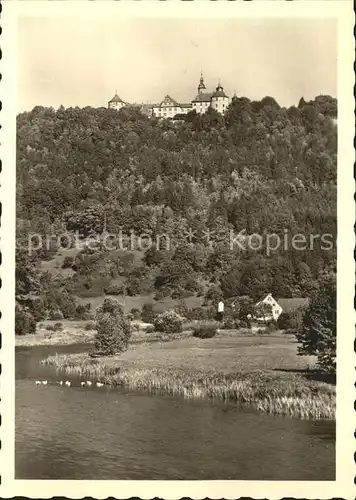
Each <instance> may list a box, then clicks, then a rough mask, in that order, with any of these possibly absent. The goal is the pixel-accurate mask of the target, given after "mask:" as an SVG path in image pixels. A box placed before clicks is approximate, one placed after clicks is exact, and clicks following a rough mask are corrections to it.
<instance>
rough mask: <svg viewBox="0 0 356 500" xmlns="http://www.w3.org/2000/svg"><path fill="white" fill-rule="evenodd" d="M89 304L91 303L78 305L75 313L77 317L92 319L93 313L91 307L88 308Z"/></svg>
mask: <svg viewBox="0 0 356 500" xmlns="http://www.w3.org/2000/svg"><path fill="white" fill-rule="evenodd" d="M88 305H89V304H85V305H84V304H79V305H77V307H76V308H75V314H74V316H75V319H82V320H87V319H90V316H91V314H90V313H89V309H90V307H89V308H88Z"/></svg>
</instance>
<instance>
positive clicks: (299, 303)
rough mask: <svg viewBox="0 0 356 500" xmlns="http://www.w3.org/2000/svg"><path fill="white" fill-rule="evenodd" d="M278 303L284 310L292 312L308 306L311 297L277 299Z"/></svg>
mask: <svg viewBox="0 0 356 500" xmlns="http://www.w3.org/2000/svg"><path fill="white" fill-rule="evenodd" d="M276 300H277V302H278V304H279V305H280V306H281V308H282V309H283V312H285V313H290V312H293V311H295V310H297V309H304V308H306V307H308V304H309V299H307V298H305V297H296V298H293V299H283V298H281V299H276Z"/></svg>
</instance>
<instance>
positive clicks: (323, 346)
mask: <svg viewBox="0 0 356 500" xmlns="http://www.w3.org/2000/svg"><path fill="white" fill-rule="evenodd" d="M297 339H298V341H299V342H300V344H301V345H300V346H299V349H298V351H299V354H300V355H308V354H309V355H310V354H314V355H316V356H317V357H318V365H319V367H320V368H321V369H322V370H325V371H328V372H331V373H333V372H335V370H336V273H334V272H332V271H328V272H325V273H324V274H323V275H322V276H321V278H320V281H319V288H318V290H317V291H316V292H315V293H314V295H313V296H312V298H311V301H310V305H309V307H308V309H307V310H306V312H305V315H304V317H303V326H302V330H301V331H300V332H299V333H298V334H297Z"/></svg>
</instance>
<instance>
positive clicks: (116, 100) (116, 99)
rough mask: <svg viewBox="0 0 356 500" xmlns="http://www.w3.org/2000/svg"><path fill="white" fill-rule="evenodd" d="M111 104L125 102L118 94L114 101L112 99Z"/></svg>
mask: <svg viewBox="0 0 356 500" xmlns="http://www.w3.org/2000/svg"><path fill="white" fill-rule="evenodd" d="M109 102H124V101H123V100H122V99H121V97H119V96H118V95H117V94H115V95H114V97H113V98H112V99H110V101H109Z"/></svg>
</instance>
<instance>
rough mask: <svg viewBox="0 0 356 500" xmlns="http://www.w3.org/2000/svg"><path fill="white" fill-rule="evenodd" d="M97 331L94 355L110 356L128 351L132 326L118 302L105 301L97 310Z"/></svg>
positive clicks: (112, 300)
mask: <svg viewBox="0 0 356 500" xmlns="http://www.w3.org/2000/svg"><path fill="white" fill-rule="evenodd" d="M96 331H97V332H96V335H95V342H94V352H93V353H92V355H99V356H100V355H102V356H103V355H104V356H110V355H113V354H117V353H119V352H122V351H124V350H126V349H127V346H128V343H129V339H130V336H131V326H130V323H129V322H128V321H127V319H126V318H125V317H124V313H123V309H122V306H121V305H120V304H119V303H118V302H117V301H116V300H114V299H105V300H104V302H103V303H102V305H101V306H100V307H98V309H97V310H96Z"/></svg>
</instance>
